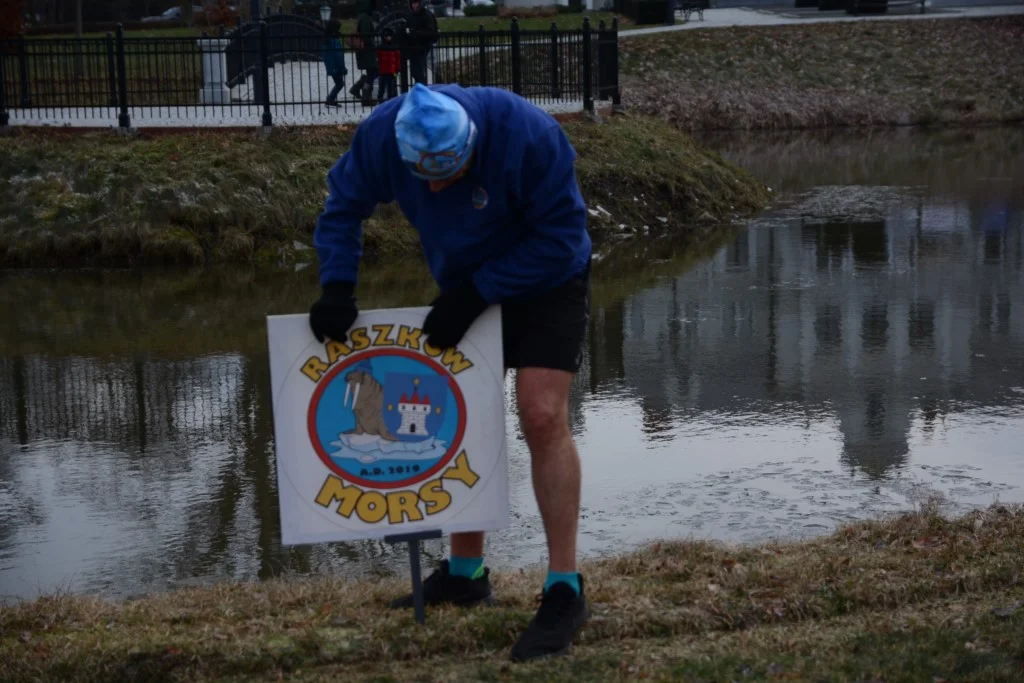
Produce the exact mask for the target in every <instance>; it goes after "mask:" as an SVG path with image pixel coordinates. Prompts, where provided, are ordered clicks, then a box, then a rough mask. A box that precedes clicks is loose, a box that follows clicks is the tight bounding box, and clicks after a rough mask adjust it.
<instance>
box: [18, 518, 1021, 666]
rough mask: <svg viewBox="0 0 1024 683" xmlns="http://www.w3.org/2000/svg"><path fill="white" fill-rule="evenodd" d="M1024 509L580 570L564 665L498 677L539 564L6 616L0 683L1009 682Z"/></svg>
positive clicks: (270, 586) (652, 552) (528, 605)
mask: <svg viewBox="0 0 1024 683" xmlns="http://www.w3.org/2000/svg"><path fill="white" fill-rule="evenodd" d="M1022 567H1024V509H1022V508H1021V507H1013V506H994V507H992V508H991V509H989V510H986V511H979V512H975V513H972V514H970V515H968V516H966V517H963V518H959V519H954V520H949V519H945V518H942V517H940V516H939V515H937V514H936V513H934V512H933V511H924V512H922V513H919V514H910V515H904V516H901V517H898V518H895V519H891V520H887V521H880V522H868V523H861V524H856V525H853V526H850V527H847V528H844V529H842V530H840V531H838V532H837V533H835V534H834V535H832V536H831V537H828V538H822V539H818V540H813V541H808V542H801V543H794V544H784V543H773V544H768V545H763V546H758V547H726V546H722V545H717V544H710V543H700V542H672V543H660V544H656V545H652V546H651V547H649V548H647V549H645V550H642V551H640V552H637V553H634V554H630V555H627V556H623V557H618V558H614V559H607V560H600V561H592V562H589V563H587V564H586V565H585V566H584V567H583V571H584V573H585V576H586V579H587V586H588V593H589V598H590V600H591V602H592V605H593V612H594V616H593V618H592V620H591V621H590V623H589V625H588V626H587V627H586V628H585V630H584V632H583V634H582V636H581V638H580V642H579V645H578V646H577V647H576V648H575V650H574V652H573V654H572V656H570V657H568V658H564V659H560V660H557V661H551V662H543V663H534V664H530V665H526V666H510V665H509V664H507V663H506V661H505V659H506V655H507V650H508V648H509V646H510V645H511V644H512V642H513V641H514V639H515V637H516V635H517V634H518V632H519V631H520V630H521V629H522V628H523V627H524V626H525V624H526V622H527V620H528V619H529V617H530V614H531V613H532V610H533V609H534V608H535V603H534V595H535V593H536V591H537V588H538V586H539V585H540V581H541V578H542V577H541V575H540V574H539V573H537V572H525V573H517V572H509V573H503V572H498V573H497V575H496V590H497V592H498V595H499V598H500V600H501V605H500V606H499V607H497V608H481V609H474V610H470V611H460V610H456V609H439V610H431V612H430V613H429V616H428V623H427V625H426V626H425V627H418V626H416V625H415V624H414V623H413V621H412V618H411V615H409V614H408V613H405V612H401V613H396V612H393V611H390V610H388V609H387V608H386V607H385V606H384V603H385V601H386V600H388V599H389V598H390V597H392V596H394V595H395V594H396V593H397V592H399V591H401V590H403V589H404V586H403V583H402V582H401V581H398V580H389V581H382V582H375V583H366V582H362V583H360V582H350V581H346V580H344V579H340V578H334V577H325V578H321V579H315V580H297V579H293V580H275V581H269V582H265V583H257V584H221V585H217V586H213V587H210V588H202V589H191V590H185V591H179V592H174V593H167V594H161V595H154V596H152V597H146V598H142V599H139V600H134V601H129V602H125V603H113V602H106V601H101V600H94V599H90V598H80V597H72V596H56V597H51V598H46V599H41V600H37V601H35V602H31V603H25V604H21V605H16V606H12V607H7V608H3V609H2V610H0V679H2V680H5V681H12V682H21V681H42V680H70V681H115V680H116V681H136V680H138V681H141V680H147V681H153V680H156V681H165V680H166V681H170V680H281V679H282V678H284V679H287V680H302V681H312V680H338V679H340V678H344V679H345V680H366V679H369V680H463V679H469V680H481V679H482V680H563V679H587V680H596V679H601V680H620V679H626V678H635V677H643V678H656V679H666V678H673V677H675V678H682V679H703V680H709V679H710V680H731V679H733V678H740V679H755V680H757V679H778V678H797V679H810V680H820V679H825V680H928V681H931V680H933V679H943V680H993V681H994V680H1012V678H1013V676H1015V675H1017V674H1019V673H1020V671H1021V670H1022V669H1021V666H1022V664H1024V609H1022V608H1020V607H1021V605H1022V604H1024V603H1018V602H1017V601H1019V600H1021V598H1022V595H1024V590H1022V588H1024V584H1022V581H1021V571H1022Z"/></svg>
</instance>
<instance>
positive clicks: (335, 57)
mask: <svg viewBox="0 0 1024 683" xmlns="http://www.w3.org/2000/svg"><path fill="white" fill-rule="evenodd" d="M323 60H324V67H325V68H326V69H327V75H328V76H329V77H330V78H331V79H332V80H333V81H334V87H333V88H331V92H330V93H328V94H327V104H330V105H336V104H338V93H339V92H341V89H342V88H343V87H345V74H347V73H348V68H347V67H346V66H345V49H344V48H343V47H342V46H341V22H340V21H338V20H337V19H331V20H330V21H329V22H328V23H327V29H326V31H325V32H324V46H323Z"/></svg>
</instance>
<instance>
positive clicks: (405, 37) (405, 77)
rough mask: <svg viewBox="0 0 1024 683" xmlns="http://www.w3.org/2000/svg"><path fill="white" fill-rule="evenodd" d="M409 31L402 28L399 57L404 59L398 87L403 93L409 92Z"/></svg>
mask: <svg viewBox="0 0 1024 683" xmlns="http://www.w3.org/2000/svg"><path fill="white" fill-rule="evenodd" d="M408 45H409V29H408V28H405V27H404V26H403V27H402V38H401V47H400V49H399V55H401V59H402V68H401V70H400V72H399V75H398V85H399V87H400V88H401V89H402V92H403V93H407V92H409V47H408Z"/></svg>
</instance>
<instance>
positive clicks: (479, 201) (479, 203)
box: [473, 187, 487, 209]
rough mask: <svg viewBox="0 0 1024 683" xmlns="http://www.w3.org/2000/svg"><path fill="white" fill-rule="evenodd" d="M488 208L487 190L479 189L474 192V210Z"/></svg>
mask: <svg viewBox="0 0 1024 683" xmlns="http://www.w3.org/2000/svg"><path fill="white" fill-rule="evenodd" d="M485 206H487V190H485V189H484V188H482V187H477V188H476V189H475V190H473V208H474V209H482V208H484V207H485Z"/></svg>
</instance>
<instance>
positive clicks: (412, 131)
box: [395, 83, 477, 180]
mask: <svg viewBox="0 0 1024 683" xmlns="http://www.w3.org/2000/svg"><path fill="white" fill-rule="evenodd" d="M476 135H477V130H476V125H475V124H474V123H473V120H472V119H471V118H469V114H468V113H467V112H466V110H465V108H464V107H463V106H462V105H461V104H459V103H458V102H456V101H455V100H454V99H453V98H451V97H449V96H447V95H445V94H442V93H440V92H436V91H434V90H431V89H430V88H428V87H426V86H425V85H423V84H421V83H417V84H416V85H415V86H413V88H412V90H410V91H409V93H408V94H407V95H406V96H405V100H404V101H403V102H402V106H401V107H399V109H398V116H397V117H396V118H395V137H396V139H397V140H398V151H399V153H400V154H401V156H402V160H403V161H405V163H406V165H407V166H408V167H409V170H410V172H411V173H412V174H413V175H415V176H416V177H418V178H423V179H424V180H444V179H445V178H450V177H451V176H453V175H455V174H456V173H458V172H459V170H461V169H462V167H463V166H464V165H465V164H466V162H467V161H468V160H469V157H470V156H471V155H472V152H473V143H474V142H476Z"/></svg>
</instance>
